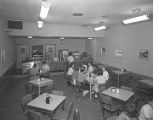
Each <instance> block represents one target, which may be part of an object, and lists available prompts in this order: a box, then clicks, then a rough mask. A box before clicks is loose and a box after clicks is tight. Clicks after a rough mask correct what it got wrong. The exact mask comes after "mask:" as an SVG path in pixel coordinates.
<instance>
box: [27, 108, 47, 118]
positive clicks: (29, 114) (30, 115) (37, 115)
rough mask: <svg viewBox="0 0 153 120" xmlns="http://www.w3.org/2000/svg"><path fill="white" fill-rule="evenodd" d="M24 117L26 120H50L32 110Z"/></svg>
mask: <svg viewBox="0 0 153 120" xmlns="http://www.w3.org/2000/svg"><path fill="white" fill-rule="evenodd" d="M26 115H27V118H28V120H50V118H49V117H48V116H46V115H43V114H41V113H40V112H37V111H34V110H30V111H28V112H27V114H26Z"/></svg>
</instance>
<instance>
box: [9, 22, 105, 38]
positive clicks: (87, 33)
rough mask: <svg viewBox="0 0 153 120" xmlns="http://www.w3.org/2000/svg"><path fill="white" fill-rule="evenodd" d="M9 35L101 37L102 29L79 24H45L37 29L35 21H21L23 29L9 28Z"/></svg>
mask: <svg viewBox="0 0 153 120" xmlns="http://www.w3.org/2000/svg"><path fill="white" fill-rule="evenodd" d="M9 35H11V36H28V35H31V36H41V37H56V36H61V37H62V36H63V37H102V36H103V35H104V34H103V31H99V32H95V31H94V27H93V26H91V27H82V26H79V25H64V24H47V23H45V24H44V26H43V28H42V29H38V28H37V27H36V24H35V23H23V30H10V32H9Z"/></svg>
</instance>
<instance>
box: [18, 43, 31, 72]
mask: <svg viewBox="0 0 153 120" xmlns="http://www.w3.org/2000/svg"><path fill="white" fill-rule="evenodd" d="M16 53H17V62H16V68H17V69H21V68H22V63H23V62H24V61H28V60H29V45H27V44H17V45H16Z"/></svg>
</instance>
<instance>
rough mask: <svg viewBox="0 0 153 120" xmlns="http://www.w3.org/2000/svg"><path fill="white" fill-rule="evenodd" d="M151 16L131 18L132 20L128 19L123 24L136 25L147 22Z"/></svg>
mask: <svg viewBox="0 0 153 120" xmlns="http://www.w3.org/2000/svg"><path fill="white" fill-rule="evenodd" d="M149 19H150V18H149V16H148V15H142V16H138V17H135V18H130V19H126V20H123V21H122V22H123V24H130V23H136V22H140V21H145V20H149Z"/></svg>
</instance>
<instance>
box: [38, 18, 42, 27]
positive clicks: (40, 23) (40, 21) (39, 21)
mask: <svg viewBox="0 0 153 120" xmlns="http://www.w3.org/2000/svg"><path fill="white" fill-rule="evenodd" d="M37 27H38V28H42V27H43V21H42V20H38V21H37Z"/></svg>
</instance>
